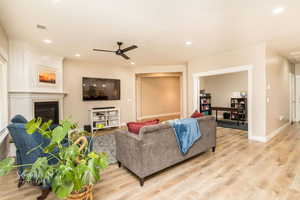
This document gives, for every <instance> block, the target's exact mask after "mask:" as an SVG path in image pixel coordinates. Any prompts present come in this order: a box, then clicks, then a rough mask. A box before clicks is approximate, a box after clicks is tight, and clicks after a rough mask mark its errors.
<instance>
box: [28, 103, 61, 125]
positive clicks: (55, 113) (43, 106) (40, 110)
mask: <svg viewBox="0 0 300 200" xmlns="http://www.w3.org/2000/svg"><path fill="white" fill-rule="evenodd" d="M34 117H35V118H37V117H41V118H42V119H43V122H46V121H48V120H52V121H53V123H54V124H58V123H59V103H58V101H47V102H35V103H34Z"/></svg>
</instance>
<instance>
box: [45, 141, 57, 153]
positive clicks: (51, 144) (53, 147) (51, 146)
mask: <svg viewBox="0 0 300 200" xmlns="http://www.w3.org/2000/svg"><path fill="white" fill-rule="evenodd" d="M56 146H57V144H55V143H50V144H49V145H48V146H47V147H45V149H44V152H45V153H49V152H52V151H53V150H54V149H55V147H56Z"/></svg>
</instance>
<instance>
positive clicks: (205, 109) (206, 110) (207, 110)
mask: <svg viewBox="0 0 300 200" xmlns="http://www.w3.org/2000/svg"><path fill="white" fill-rule="evenodd" d="M200 112H201V113H203V114H205V115H211V114H212V110H211V95H210V94H209V93H206V94H201V96H200Z"/></svg>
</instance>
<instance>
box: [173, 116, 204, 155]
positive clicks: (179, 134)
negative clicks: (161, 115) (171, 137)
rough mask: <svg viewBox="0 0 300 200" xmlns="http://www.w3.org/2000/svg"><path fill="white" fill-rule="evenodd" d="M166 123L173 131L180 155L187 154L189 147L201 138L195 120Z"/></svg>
mask: <svg viewBox="0 0 300 200" xmlns="http://www.w3.org/2000/svg"><path fill="white" fill-rule="evenodd" d="M168 122H169V124H170V125H171V126H172V127H173V128H174V129H175V136H176V140H177V144H178V147H179V149H180V151H181V153H182V154H183V155H185V154H187V152H188V150H189V149H190V148H191V146H192V145H193V144H194V143H195V142H196V141H197V140H198V139H199V138H200V137H201V133H200V129H199V125H198V122H197V119H193V118H187V119H176V120H170V121H168Z"/></svg>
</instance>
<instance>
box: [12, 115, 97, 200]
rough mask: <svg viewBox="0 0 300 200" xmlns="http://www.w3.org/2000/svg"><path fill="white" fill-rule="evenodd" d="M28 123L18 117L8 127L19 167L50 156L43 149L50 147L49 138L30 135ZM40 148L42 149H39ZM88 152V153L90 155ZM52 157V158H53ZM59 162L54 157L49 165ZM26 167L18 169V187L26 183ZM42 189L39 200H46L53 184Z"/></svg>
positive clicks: (56, 150)
mask: <svg viewBox="0 0 300 200" xmlns="http://www.w3.org/2000/svg"><path fill="white" fill-rule="evenodd" d="M26 123H27V120H26V119H25V118H24V117H23V116H21V115H16V116H15V117H14V118H13V119H12V120H11V124H10V125H9V126H8V127H7V128H8V130H9V133H10V135H11V137H12V138H13V141H14V143H15V145H16V162H17V165H24V164H32V163H34V162H35V161H36V160H37V159H38V158H39V157H44V156H48V154H46V153H44V151H43V149H44V148H45V147H46V146H48V145H49V143H50V140H49V139H47V138H44V137H43V136H42V135H41V134H39V133H38V132H34V133H33V134H28V133H27V132H26V129H25V125H26ZM55 127H57V125H51V126H50V129H51V130H53V129H54V128H55ZM87 139H88V142H89V144H90V145H89V151H88V152H90V151H92V149H93V141H92V138H91V137H88V136H87ZM62 145H63V146H66V145H68V140H67V139H66V140H63V142H62ZM39 146H40V147H41V148H39ZM88 152H87V153H88ZM51 153H52V154H57V153H58V149H57V148H55V149H54V150H53V151H52V152H51ZM51 157H52V156H51ZM57 162H58V160H56V159H55V158H53V157H52V159H50V160H48V163H49V164H50V165H51V164H56V163H57ZM25 168H26V166H22V167H19V168H18V174H19V176H20V179H19V183H18V187H20V186H21V185H23V183H24V181H23V178H22V174H23V171H24V169H25ZM41 189H42V195H41V196H39V197H38V198H37V199H38V200H43V199H45V198H46V197H47V196H48V194H49V192H50V189H51V184H50V183H49V184H47V185H43V186H41Z"/></svg>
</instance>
